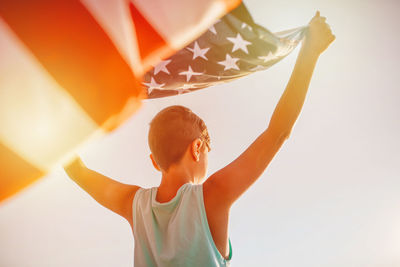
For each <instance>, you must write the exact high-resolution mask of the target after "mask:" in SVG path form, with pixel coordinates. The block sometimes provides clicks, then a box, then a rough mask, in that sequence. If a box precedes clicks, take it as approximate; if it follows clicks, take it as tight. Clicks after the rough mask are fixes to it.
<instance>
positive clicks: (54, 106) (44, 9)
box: [0, 0, 240, 201]
mask: <svg viewBox="0 0 400 267" xmlns="http://www.w3.org/2000/svg"><path fill="white" fill-rule="evenodd" d="M239 2H240V1H238V0H204V1H197V0H185V1H180V0H168V1H164V0H152V1H148V0H131V1H129V0H113V1H108V0H82V1H78V0H57V1H53V0H35V1H31V0H2V1H0V58H1V60H0V201H1V200H3V199H5V198H7V197H9V196H11V195H13V194H15V193H16V192H18V191H19V190H21V189H22V188H24V187H26V186H27V185H29V184H30V183H32V182H33V181H36V180H37V179H38V178H40V177H42V176H44V175H45V174H46V173H47V172H49V171H50V170H51V169H52V168H53V167H54V166H56V165H58V164H60V163H63V162H65V161H66V160H68V159H69V158H70V156H71V155H73V152H74V150H76V149H77V148H78V147H79V146H81V145H82V144H83V143H84V142H86V141H88V140H89V139H91V138H93V137H96V136H102V135H104V134H107V133H108V132H110V131H112V130H113V129H115V128H117V127H118V126H119V125H121V124H122V123H123V122H124V121H125V120H126V119H127V118H129V117H130V116H131V115H132V114H133V113H135V111H136V110H137V109H138V108H140V106H141V100H142V99H143V98H145V97H146V96H147V95H146V94H144V91H143V88H142V86H141V84H140V82H141V81H140V80H141V78H142V76H143V74H144V73H146V72H147V71H148V70H150V69H151V68H152V65H154V64H157V63H158V59H159V58H164V57H168V56H170V55H172V54H173V53H175V52H176V51H178V50H179V49H181V48H182V47H184V46H185V45H187V44H188V43H189V42H191V41H192V40H194V39H195V38H197V37H198V36H199V35H200V34H201V33H202V32H204V31H205V30H206V29H207V28H208V27H209V26H211V25H212V24H213V22H215V20H216V19H218V18H220V17H222V16H223V15H224V14H226V13H227V12H229V11H230V10H231V9H232V8H234V7H235V6H237V4H239ZM182 22H183V23H182Z"/></svg>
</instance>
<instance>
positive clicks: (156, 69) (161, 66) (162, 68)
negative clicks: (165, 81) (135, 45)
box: [154, 59, 172, 75]
mask: <svg viewBox="0 0 400 267" xmlns="http://www.w3.org/2000/svg"><path fill="white" fill-rule="evenodd" d="M171 61H172V60H171V59H167V60H164V61H161V62H160V63H158V64H157V65H156V66H155V67H154V75H156V74H157V73H159V72H160V71H163V72H165V73H167V74H170V73H169V71H168V69H167V67H166V66H167V65H168V64H169V63H170V62H171Z"/></svg>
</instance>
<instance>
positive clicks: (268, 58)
mask: <svg viewBox="0 0 400 267" xmlns="http://www.w3.org/2000/svg"><path fill="white" fill-rule="evenodd" d="M258 58H259V59H262V60H264V63H265V62H268V61H269V60H271V59H274V58H276V56H274V55H273V54H272V52H271V51H269V53H268V55H266V56H261V57H258Z"/></svg>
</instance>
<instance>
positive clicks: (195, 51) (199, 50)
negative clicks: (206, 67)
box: [187, 42, 210, 60]
mask: <svg viewBox="0 0 400 267" xmlns="http://www.w3.org/2000/svg"><path fill="white" fill-rule="evenodd" d="M187 49H188V50H189V51H191V52H192V53H193V59H196V58H197V57H201V58H204V59H205V60H208V58H207V57H206V56H205V54H206V53H207V51H208V50H209V49H210V48H203V49H202V48H200V47H199V44H198V43H197V42H195V43H194V48H190V47H188V48H187Z"/></svg>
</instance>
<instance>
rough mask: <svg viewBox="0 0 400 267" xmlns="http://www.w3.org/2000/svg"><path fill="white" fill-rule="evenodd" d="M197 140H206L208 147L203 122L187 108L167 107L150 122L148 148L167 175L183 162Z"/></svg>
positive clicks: (206, 132) (206, 133) (205, 128)
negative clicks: (172, 167)
mask: <svg viewBox="0 0 400 267" xmlns="http://www.w3.org/2000/svg"><path fill="white" fill-rule="evenodd" d="M196 138H204V140H205V141H206V142H208V144H207V145H208V146H209V140H210V138H209V135H208V131H207V127H206V125H205V123H204V121H203V120H202V119H201V118H200V117H199V116H197V115H196V114H194V113H193V112H192V111H191V110H190V109H189V108H187V107H184V106H180V105H174V106H169V107H166V108H164V109H163V110H161V111H160V112H159V113H157V115H156V116H155V117H154V118H153V119H152V121H151V122H150V129H149V134H148V142H149V147H150V150H151V153H152V154H153V158H154V160H155V161H156V162H157V164H158V166H159V167H160V168H161V169H162V170H164V171H168V169H169V167H170V166H171V165H172V164H174V163H178V162H179V161H180V160H181V159H182V157H183V156H184V154H185V152H186V149H187V148H188V146H189V145H190V144H191V143H192V142H193V140H195V139H196Z"/></svg>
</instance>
